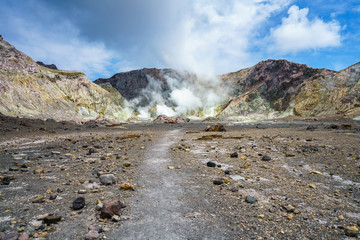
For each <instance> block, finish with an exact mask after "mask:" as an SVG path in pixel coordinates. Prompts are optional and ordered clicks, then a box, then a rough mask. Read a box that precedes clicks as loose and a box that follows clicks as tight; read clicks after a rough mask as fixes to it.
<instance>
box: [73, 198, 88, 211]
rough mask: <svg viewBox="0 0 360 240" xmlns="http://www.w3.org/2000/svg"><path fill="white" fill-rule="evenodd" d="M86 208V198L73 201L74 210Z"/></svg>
mask: <svg viewBox="0 0 360 240" xmlns="http://www.w3.org/2000/svg"><path fill="white" fill-rule="evenodd" d="M84 206H85V198H83V197H78V198H77V199H75V200H74V201H73V204H72V207H73V209H74V210H79V209H82V208H83V207H84Z"/></svg>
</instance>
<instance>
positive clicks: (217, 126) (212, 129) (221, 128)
mask: <svg viewBox="0 0 360 240" xmlns="http://www.w3.org/2000/svg"><path fill="white" fill-rule="evenodd" d="M205 132H226V129H225V126H224V125H222V124H221V123H215V124H213V125H211V126H210V125H209V126H207V127H206V128H205Z"/></svg>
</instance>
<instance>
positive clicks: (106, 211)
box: [100, 200, 126, 218]
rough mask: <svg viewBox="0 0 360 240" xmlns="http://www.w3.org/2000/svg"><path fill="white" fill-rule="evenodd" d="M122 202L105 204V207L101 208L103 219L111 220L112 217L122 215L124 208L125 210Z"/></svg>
mask: <svg viewBox="0 0 360 240" xmlns="http://www.w3.org/2000/svg"><path fill="white" fill-rule="evenodd" d="M125 207H126V206H125V204H123V203H122V202H121V201H120V200H113V201H111V202H106V203H104V206H103V207H102V208H101V214H100V217H101V218H111V217H112V216H114V215H115V214H116V215H120V213H121V211H122V209H123V208H125Z"/></svg>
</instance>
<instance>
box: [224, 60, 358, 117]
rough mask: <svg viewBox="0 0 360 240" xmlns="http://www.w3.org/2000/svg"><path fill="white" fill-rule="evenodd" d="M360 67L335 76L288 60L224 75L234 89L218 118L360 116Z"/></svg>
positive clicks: (274, 61)
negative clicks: (231, 97)
mask: <svg viewBox="0 0 360 240" xmlns="http://www.w3.org/2000/svg"><path fill="white" fill-rule="evenodd" d="M359 68H360V64H359V63H358V64H355V65H353V66H351V67H349V68H347V69H345V70H342V71H339V72H335V71H331V70H327V69H316V68H311V67H308V66H306V65H303V64H296V63H292V62H288V61H286V60H267V61H263V62H260V63H258V64H256V65H255V66H253V67H250V68H247V69H243V70H240V71H238V72H234V73H229V74H225V75H222V76H221V77H222V80H223V81H224V82H231V83H232V84H233V86H234V92H233V96H234V97H233V99H232V100H230V101H229V102H228V103H227V104H226V105H225V106H224V107H223V109H222V110H221V111H220V113H219V114H218V117H221V118H228V117H244V116H246V117H250V116H252V117H253V118H254V119H256V118H271V117H283V116H287V115H296V116H301V117H314V116H321V115H336V114H341V115H345V116H349V117H355V116H358V115H360V108H359V107H360V105H359V100H360V90H359V87H360V81H359V79H360V77H359Z"/></svg>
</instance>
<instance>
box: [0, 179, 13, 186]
mask: <svg viewBox="0 0 360 240" xmlns="http://www.w3.org/2000/svg"><path fill="white" fill-rule="evenodd" d="M10 182H11V180H10V178H8V177H4V178H3V179H1V185H9V184H10Z"/></svg>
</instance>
